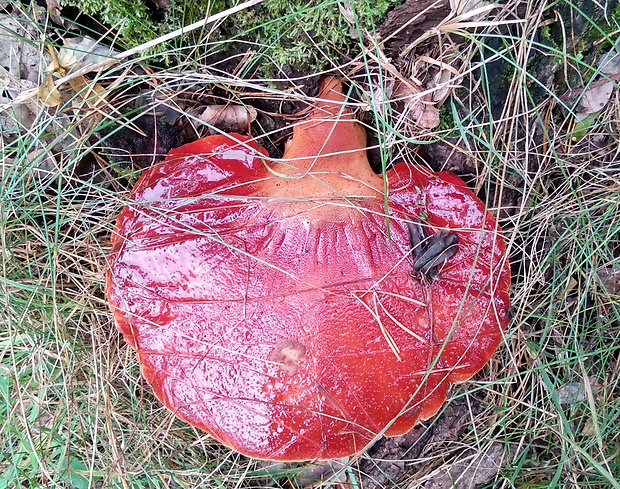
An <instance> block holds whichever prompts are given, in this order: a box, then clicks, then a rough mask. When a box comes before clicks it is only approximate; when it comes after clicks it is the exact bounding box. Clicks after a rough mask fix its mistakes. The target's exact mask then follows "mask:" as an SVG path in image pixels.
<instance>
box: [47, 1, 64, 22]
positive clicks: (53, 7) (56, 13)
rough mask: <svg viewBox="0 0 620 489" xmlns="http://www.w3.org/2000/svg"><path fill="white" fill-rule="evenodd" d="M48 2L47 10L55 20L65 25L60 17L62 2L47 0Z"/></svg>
mask: <svg viewBox="0 0 620 489" xmlns="http://www.w3.org/2000/svg"><path fill="white" fill-rule="evenodd" d="M45 3H46V4H47V12H48V13H49V14H50V17H51V18H52V20H53V21H54V22H56V23H57V24H60V25H64V21H63V20H62V18H61V17H60V9H61V7H60V3H59V1H58V0H45Z"/></svg>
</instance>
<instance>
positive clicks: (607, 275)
mask: <svg viewBox="0 0 620 489" xmlns="http://www.w3.org/2000/svg"><path fill="white" fill-rule="evenodd" d="M596 274H597V275H598V278H599V280H600V281H601V283H602V284H603V287H605V289H606V290H607V292H609V293H611V294H614V293H616V294H617V293H618V292H620V268H618V267H617V266H616V268H613V267H611V266H609V267H602V268H599V269H598V270H597V272H596Z"/></svg>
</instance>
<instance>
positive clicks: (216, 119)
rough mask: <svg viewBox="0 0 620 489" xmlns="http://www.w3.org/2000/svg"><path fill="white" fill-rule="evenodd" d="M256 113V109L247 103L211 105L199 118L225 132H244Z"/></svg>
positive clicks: (254, 118)
mask: <svg viewBox="0 0 620 489" xmlns="http://www.w3.org/2000/svg"><path fill="white" fill-rule="evenodd" d="M256 115H257V112H256V109H255V108H254V107H250V106H247V105H210V106H209V107H207V108H206V109H205V110H204V111H203V113H202V114H201V115H200V116H198V118H199V119H200V120H201V121H202V122H204V123H205V124H207V125H210V126H214V127H217V128H218V129H221V130H222V131H225V132H244V131H246V130H247V128H248V126H249V124H250V123H251V122H254V121H255V120H256Z"/></svg>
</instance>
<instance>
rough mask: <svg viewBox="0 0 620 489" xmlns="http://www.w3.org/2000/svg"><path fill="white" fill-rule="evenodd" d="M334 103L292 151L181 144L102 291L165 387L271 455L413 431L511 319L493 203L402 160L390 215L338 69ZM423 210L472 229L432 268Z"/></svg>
mask: <svg viewBox="0 0 620 489" xmlns="http://www.w3.org/2000/svg"><path fill="white" fill-rule="evenodd" d="M321 98H323V99H324V102H322V103H319V104H318V106H317V108H316V109H315V110H314V112H313V113H312V114H311V115H310V117H309V118H308V119H306V120H304V121H303V122H302V123H301V124H299V125H297V126H296V127H295V129H294V134H293V139H292V142H291V144H290V145H289V146H288V147H287V151H286V153H285V159H284V160H283V161H269V160H268V157H267V154H266V152H265V151H264V150H263V149H261V148H259V147H258V146H257V145H256V143H254V142H253V141H252V140H251V139H249V138H247V137H244V136H241V135H237V134H233V135H230V136H211V137H208V138H205V139H202V140H200V141H196V142H194V143H190V144H187V145H185V146H182V147H181V148H177V149H175V150H172V151H171V152H170V154H169V155H168V157H167V158H166V160H165V161H164V162H163V163H162V164H160V165H158V166H156V167H154V168H152V169H151V170H149V171H147V172H145V173H144V174H143V175H142V177H141V179H140V180H139V182H138V183H137V184H136V186H135V188H134V190H133V192H132V194H131V199H130V202H129V204H128V205H127V206H126V207H125V208H124V209H123V210H122V212H121V214H120V216H119V218H118V221H117V224H116V230H115V232H114V234H113V237H112V244H113V249H112V252H111V254H110V255H109V263H110V268H109V271H108V273H107V280H106V288H107V295H108V299H109V302H110V305H111V308H112V311H113V313H114V317H115V321H116V325H117V327H118V328H119V330H120V331H121V332H122V333H123V335H124V336H125V338H126V340H127V342H128V343H129V344H130V345H131V347H133V348H134V349H135V350H136V352H137V356H138V360H139V362H140V365H141V368H142V373H143V375H144V377H145V379H146V380H147V382H148V383H149V384H151V386H152V387H153V391H154V393H155V395H156V396H157V397H158V398H159V399H160V400H161V401H162V402H163V404H164V405H165V406H166V407H167V408H169V409H170V410H171V411H172V412H173V413H174V414H175V415H177V416H178V417H179V418H181V419H183V420H184V421H186V422H188V423H190V424H192V425H193V426H196V427H198V428H200V429H202V430H204V431H206V432H207V433H209V434H211V435H212V436H213V437H214V438H216V439H217V440H219V441H220V442H222V443H224V444H225V445H227V446H229V447H231V448H233V449H235V450H237V451H239V452H241V453H242V454H245V455H248V456H251V457H255V458H260V459H269V460H283V461H302V460H326V459H335V458H342V457H346V456H350V455H352V454H355V453H359V452H361V451H362V450H363V449H364V448H365V447H366V446H367V445H368V444H369V443H370V442H372V441H373V440H374V439H375V438H376V437H377V436H378V435H380V434H385V435H387V436H397V435H401V434H404V433H406V432H407V431H409V430H410V429H411V428H412V427H413V426H414V425H415V424H416V423H418V422H419V421H421V420H426V419H428V418H430V417H431V416H433V415H434V414H436V413H437V412H438V411H439V409H440V408H441V406H442V404H443V403H444V401H445V399H446V396H447V392H448V389H449V388H450V385H451V384H452V383H455V382H463V381H465V380H467V379H469V378H470V377H471V376H472V375H474V374H475V373H476V372H478V371H479V370H480V369H481V368H482V367H483V366H484V365H485V364H486V363H487V362H488V361H489V359H490V358H491V356H492V355H493V353H494V351H495V350H496V348H497V346H498V345H499V343H500V342H501V340H502V332H503V330H504V329H505V328H506V326H507V324H508V321H509V318H508V312H507V311H508V307H509V296H508V289H509V286H510V271H509V268H508V265H507V263H506V257H505V254H506V250H505V245H504V240H503V238H502V235H501V231H500V229H499V227H498V226H497V224H496V223H495V220H494V219H493V217H492V216H491V215H490V214H489V213H488V212H486V210H485V206H484V205H483V204H482V202H481V201H480V200H479V199H478V198H477V197H476V196H475V195H474V194H473V193H472V192H471V191H470V190H469V189H468V188H467V187H466V186H465V184H464V183H463V182H462V181H461V180H460V179H459V178H458V177H456V176H454V175H452V174H448V173H438V174H435V173H432V172H429V171H428V170H426V169H424V168H421V167H417V166H412V165H409V164H405V163H400V164H398V165H396V166H395V167H394V168H392V169H391V170H389V171H388V178H387V180H386V182H385V185H386V188H387V196H388V197H387V202H388V204H387V212H386V207H385V205H384V195H385V190H384V180H383V177H382V176H377V175H375V174H373V173H372V171H371V170H370V167H369V166H368V162H367V160H366V156H365V151H364V150H363V149H364V148H365V135H364V131H363V129H362V128H361V126H359V124H358V123H357V122H355V120H354V118H353V116H352V115H351V114H350V113H348V112H347V111H343V110H342V107H343V106H342V104H341V102H342V101H344V97H343V96H342V94H341V91H340V86H339V83H338V82H337V80H334V79H328V81H327V82H326V83H325V85H324V89H323V91H322V93H321ZM334 115H339V117H337V118H336V119H337V120H335V119H334ZM326 141H327V142H326ZM317 155H322V156H320V157H317ZM363 165H366V166H365V167H364V166H363ZM414 220H418V221H420V222H421V223H422V225H423V226H424V227H425V228H426V229H427V232H428V234H429V235H432V234H434V233H436V232H439V231H440V230H450V231H452V232H454V233H456V234H457V235H458V237H459V245H458V251H457V253H456V255H454V256H453V257H452V258H450V259H449V260H448V261H447V262H445V263H444V264H443V265H442V266H441V267H439V270H438V277H437V278H436V279H434V280H430V279H429V278H428V277H425V276H422V275H420V274H419V273H418V274H416V273H414V272H413V268H412V253H411V244H410V242H409V235H408V227H407V224H408V223H411V222H412V221H414Z"/></svg>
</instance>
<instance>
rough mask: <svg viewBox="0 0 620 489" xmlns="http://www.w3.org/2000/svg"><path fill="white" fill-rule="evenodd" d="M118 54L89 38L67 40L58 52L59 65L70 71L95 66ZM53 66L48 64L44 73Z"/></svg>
mask: <svg viewBox="0 0 620 489" xmlns="http://www.w3.org/2000/svg"><path fill="white" fill-rule="evenodd" d="M114 54H118V52H117V51H112V50H111V49H110V48H109V47H108V46H105V45H103V44H99V43H98V42H97V41H95V40H94V39H91V38H90V37H83V38H74V39H67V40H66V41H65V43H64V45H63V47H61V48H60V50H59V51H58V56H57V59H58V63H59V65H60V66H61V67H62V68H64V69H66V70H67V71H70V70H72V69H74V68H82V67H86V66H89V65H94V64H97V63H99V62H101V61H104V60H105V59H107V58H109V57H110V56H113V55H114ZM53 69H54V65H53V64H50V65H49V66H48V67H47V68H46V71H48V72H49V71H52V70H53Z"/></svg>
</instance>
